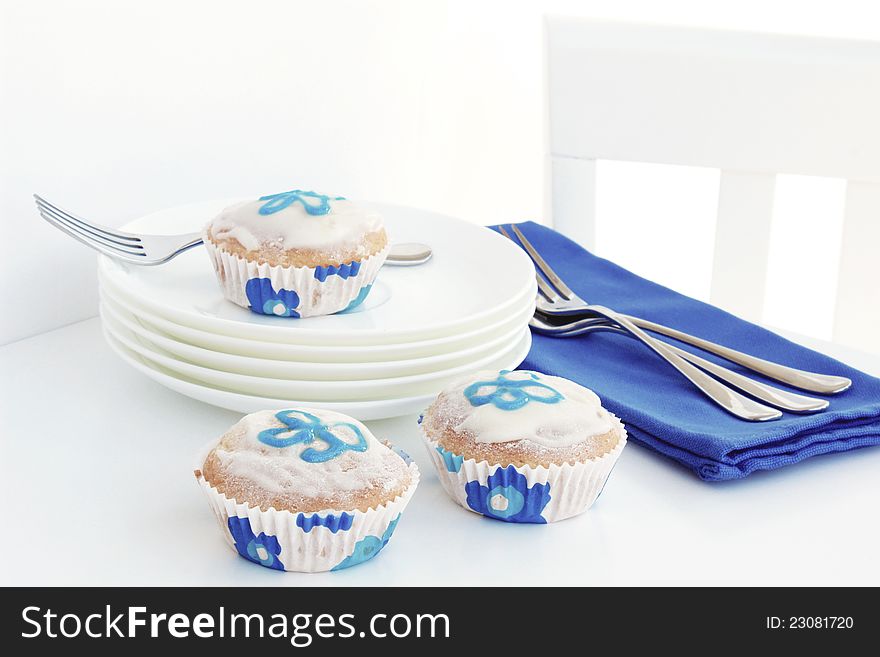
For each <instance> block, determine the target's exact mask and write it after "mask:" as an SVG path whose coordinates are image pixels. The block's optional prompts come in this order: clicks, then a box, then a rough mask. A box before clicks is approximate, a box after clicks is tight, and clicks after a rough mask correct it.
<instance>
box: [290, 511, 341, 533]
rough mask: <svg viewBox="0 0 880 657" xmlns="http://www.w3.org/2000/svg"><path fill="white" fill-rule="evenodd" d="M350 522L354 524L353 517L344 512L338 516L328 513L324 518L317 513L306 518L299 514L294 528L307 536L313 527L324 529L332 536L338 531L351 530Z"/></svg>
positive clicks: (304, 515)
mask: <svg viewBox="0 0 880 657" xmlns="http://www.w3.org/2000/svg"><path fill="white" fill-rule="evenodd" d="M352 522H354V516H353V515H351V514H349V513H345V511H343V512H342V513H340V514H339V515H338V516H337V515H334V514H332V513H328V514H327V515H326V516H321V515H319V514H317V513H315V514H312V515H310V516H307V515H306V514H304V513H300V514H299V515H298V516H297V517H296V526H297V527H300V528H301V529H302V530H303V531H304V532H305V533H307V534H308V533H309V532H310V531H312V529H313V528H315V527H326V528H327V529H329V530H330V531H331V532H332V533H334V534H335V533H336V532H339V531H343V532H345V531H348V530H349V529H351V523H352Z"/></svg>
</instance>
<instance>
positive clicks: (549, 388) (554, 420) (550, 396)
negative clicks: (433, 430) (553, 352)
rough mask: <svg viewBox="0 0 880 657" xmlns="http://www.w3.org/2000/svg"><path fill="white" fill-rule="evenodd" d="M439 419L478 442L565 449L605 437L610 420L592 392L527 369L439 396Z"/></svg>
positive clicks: (491, 374) (473, 380) (471, 380)
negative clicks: (518, 442) (525, 442)
mask: <svg viewBox="0 0 880 657" xmlns="http://www.w3.org/2000/svg"><path fill="white" fill-rule="evenodd" d="M443 397H444V404H443V410H442V412H443V414H444V415H446V416H447V417H450V418H455V422H456V424H454V425H452V427H451V428H453V429H454V430H455V431H457V432H460V433H468V434H470V435H472V436H473V438H474V440H475V441H477V442H481V443H504V442H512V441H516V440H528V441H530V442H532V443H536V444H538V445H542V446H544V447H567V446H570V445H574V444H576V443H581V442H583V441H585V440H587V439H588V438H591V437H593V436H599V435H602V434H606V433H608V432H609V431H611V429H612V428H613V427H614V426H615V423H614V419H613V417H612V416H611V414H610V413H608V411H606V410H605V409H604V408H602V403H601V401H600V400H599V397H598V396H597V395H596V393H594V392H593V391H592V390H588V389H587V388H584V387H583V386H581V385H578V384H577V383H575V382H573V381H569V380H568V379H563V378H560V377H556V376H548V375H545V374H539V373H537V372H530V371H528V370H518V371H515V372H507V371H502V372H497V371H484V372H479V373H477V374H475V375H472V376H470V377H468V378H467V379H466V380H463V381H459V382H458V383H456V384H453V385H452V386H450V387H449V388H447V389H446V390H445V391H444V393H443Z"/></svg>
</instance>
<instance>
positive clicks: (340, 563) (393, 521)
mask: <svg viewBox="0 0 880 657" xmlns="http://www.w3.org/2000/svg"><path fill="white" fill-rule="evenodd" d="M212 446H213V445H212ZM202 463H204V459H202V460H201V461H200V463H199V466H198V470H197V471H196V479H197V481H198V482H199V485H200V486H201V488H202V490H203V491H204V492H205V495H206V497H207V498H208V502H209V504H210V505H211V510H212V511H213V512H214V516H215V517H216V518H217V521H218V522H219V524H220V529H221V531H222V532H223V535H224V536H225V538H226V541H227V543H228V544H229V545H230V546H231V547H232V549H233V550H235V551H236V552H237V553H238V554H239V555H241V556H243V557H244V558H245V559H248V560H249V561H253V562H254V563H257V564H259V565H261V566H265V567H267V568H273V569H275V570H287V571H295V572H302V573H316V572H322V571H327V570H342V569H343V568H348V567H350V566H356V565H357V564H360V563H363V562H364V561H368V560H369V559H372V558H373V557H374V556H376V555H377V554H378V553H379V551H380V550H381V549H382V548H383V547H385V545H387V543H388V541H389V540H390V539H391V534H392V533H393V532H394V530H395V528H396V527H397V523H398V521H399V520H400V515H401V513H403V510H404V509H405V508H406V505H407V504H408V503H409V501H410V499H411V498H412V496H413V493H414V492H415V490H416V486H418V483H419V469H418V467H417V466H416V464H415V463H409V472H410V475H411V477H412V483H410V485H409V486H408V487H407V489H406V490H405V491H404V492H403V493H402V494H401V495H399V496H398V497H396V498H395V499H393V500H391V501H390V502H386V503H385V504H382V505H380V506H377V507H375V508H370V509H368V510H367V511H357V510H355V511H340V510H338V509H325V510H323V511H318V512H313V513H293V512H291V511H278V510H276V509H274V508H270V509H269V510H268V511H263V510H262V509H260V508H258V507H252V506H249V505H248V504H244V503H241V502H237V501H236V500H234V499H231V498H228V497H226V495H224V494H223V493H221V492H220V491H218V490H217V489H216V488H214V487H213V486H212V485H211V484H209V483H208V482H207V481H206V480H205V477H204V475H202V474H201V467H202Z"/></svg>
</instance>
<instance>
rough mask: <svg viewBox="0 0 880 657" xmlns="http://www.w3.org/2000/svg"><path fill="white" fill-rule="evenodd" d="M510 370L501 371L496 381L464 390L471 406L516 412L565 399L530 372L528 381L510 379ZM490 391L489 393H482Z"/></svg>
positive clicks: (476, 384)
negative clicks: (486, 405) (536, 403)
mask: <svg viewBox="0 0 880 657" xmlns="http://www.w3.org/2000/svg"><path fill="white" fill-rule="evenodd" d="M508 374H510V370H501V371H500V372H499V373H498V378H497V379H495V380H494V381H477V382H475V383H472V384H471V385H469V386H468V387H467V388H465V389H464V396H465V397H467V400H468V401H469V402H470V403H471V406H483V405H484V404H493V405H494V406H495V407H496V408H500V409H501V410H502V411H515V410H516V409H518V408H522V407H523V406H525V405H526V404H528V403H529V402H533V401H534V402H540V403H542V404H557V403H559V402H561V401H562V400H563V399H565V398H564V397H563V396H562V394H561V393H560V392H559V391H558V390H556V389H554V388H551V387H550V386H548V385H547V384H546V383H541V381H540V380H539V379H538V375H537V374H534V373H532V372H529V378H527V379H510V378H508V377H507V375H508ZM485 389H488V390H489V392H481V391H482V390H485Z"/></svg>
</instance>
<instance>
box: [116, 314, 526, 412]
mask: <svg viewBox="0 0 880 657" xmlns="http://www.w3.org/2000/svg"><path fill="white" fill-rule="evenodd" d="M102 329H103V330H104V331H105V332H109V333H110V334H111V335H112V336H113V337H114V338H116V339H117V340H118V341H120V342H122V343H123V345H124V346H126V347H128V348H129V349H131V350H132V351H134V352H136V353H139V354H140V355H141V356H143V357H144V358H147V359H151V356H150V355H148V354H144V353H141V352H140V350H139V349H138V348H137V347H130V346H129V345H128V344H126V341H127V340H128V338H127V336H123V337H120V336H118V335H117V334H116V333H115V332H114V331H113V329H112V328H111V327H110V326H109V325H108V324H102ZM526 334H528V335H529V336H530V335H531V331H530V330H529V328H528V327H525V328H524V331H523V333H522V336H523V337H520V338H519V339H518V340H517V341H515V342H512V343H511V344H510V345H509V346H508V347H507V348H504V347H502V348H499V349H498V352H497V353H496V354H492V355H490V356H486V357H485V358H484V359H481V361H480V362H483V361H485V362H484V364H483V365H479V366H471V365H470V364H465V365H460V366H458V367H455V368H449V370H446V372H448V373H445V374H444V371H443V370H440V371H438V372H433V373H431V374H430V375H424V374H420V375H412V376H405V377H389V378H385V379H371V380H364V381H348V382H341V381H308V382H305V383H306V385H307V386H308V387H309V388H311V389H323V390H326V391H327V392H328V394H330V393H332V392H333V389H334V388H337V389H338V388H341V387H344V386H343V384H347V385H348V386H349V387H350V389H351V390H354V392H346V393H345V394H346V395H352V394H355V395H356V394H359V392H358V391H359V390H366V391H369V390H370V389H371V388H372V387H374V386H375V385H377V384H378V385H382V386H387V387H391V386H395V387H404V386H409V385H431V384H432V383H435V382H436V381H437V380H444V379H450V378H453V377H456V376H464V374H466V373H467V372H470V371H477V370H479V369H481V368H482V367H484V366H487V365H489V364H490V363H492V362H494V361H496V360H499V359H501V358H502V357H503V356H504V355H505V354H506V353H508V352H509V351H512V350H513V349H514V348H515V347H517V346H518V345H519V344H520V343H521V342H523V341H524V336H525V335H526ZM529 342H531V340H529ZM140 347H141V349H143V350H144V351H147V352H150V353H151V354H154V355H155V356H156V357H157V358H158V359H166V360H168V361H173V362H174V363H175V364H177V365H181V366H183V368H184V370H186V369H188V368H194V369H195V370H205V371H206V374H207V375H213V374H219V375H222V376H225V377H230V378H233V379H239V378H240V379H252V380H253V381H251V383H253V384H257V385H258V384H260V383H262V382H266V381H267V380H269V379H268V378H267V377H261V376H253V375H247V374H235V373H232V372H223V371H221V370H215V369H213V368H210V367H205V366H202V365H195V364H192V363H187V362H185V361H181V360H178V359H176V358H173V357H171V356H167V355H165V354H161V353H158V352H155V351H152V350H150V349H149V348H148V347H145V346H143V345H140ZM159 363H160V364H162V363H161V360H160V361H159ZM166 367H168V369H171V370H172V371H177V370H175V367H174V365H167V366H166ZM191 378H195V377H191ZM392 379H395V380H392ZM418 379H421V380H418ZM271 381H272V382H277V383H278V384H284V383H289V384H296V383H299V382H298V381H295V380H285V379H271ZM247 383H248V382H247V381H240V384H247ZM221 385H222V384H221ZM247 394H254V393H247ZM270 394H277V393H270ZM385 394H389V393H385ZM390 394H391V395H394V394H396V393H390Z"/></svg>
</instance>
